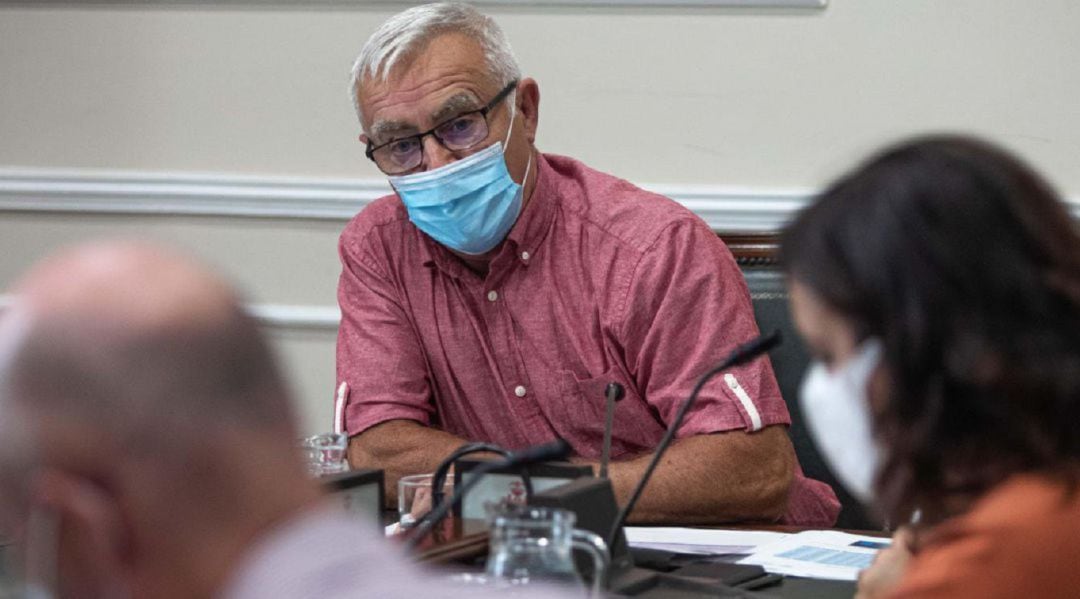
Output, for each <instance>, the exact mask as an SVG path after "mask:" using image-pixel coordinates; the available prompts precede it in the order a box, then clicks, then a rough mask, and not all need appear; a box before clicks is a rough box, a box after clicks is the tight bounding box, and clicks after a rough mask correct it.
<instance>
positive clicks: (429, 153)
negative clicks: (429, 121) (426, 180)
mask: <svg viewBox="0 0 1080 599" xmlns="http://www.w3.org/2000/svg"><path fill="white" fill-rule="evenodd" d="M423 148H424V167H425V168H424V170H428V171H430V170H434V169H437V168H439V167H440V166H444V165H447V164H450V163H451V162H453V161H455V160H457V156H454V153H453V152H451V151H450V150H447V149H446V146H444V145H442V142H440V141H439V140H437V139H435V136H434V135H426V136H424V141H423Z"/></svg>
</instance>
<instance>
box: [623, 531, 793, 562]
mask: <svg viewBox="0 0 1080 599" xmlns="http://www.w3.org/2000/svg"><path fill="white" fill-rule="evenodd" d="M625 530H626V540H627V542H629V543H630V544H631V545H633V546H634V547H646V548H649V549H663V550H665V551H674V552H676V553H700V554H703V555H721V554H729V555H730V554H750V553H753V552H754V550H756V549H757V548H758V547H759V546H761V545H765V544H769V543H774V542H776V541H778V540H780V539H783V538H784V537H787V536H788V535H787V534H785V533H781V532H768V531H761V530H721V529H705V528H681V527H666V526H656V527H653V526H627V527H626V529H625Z"/></svg>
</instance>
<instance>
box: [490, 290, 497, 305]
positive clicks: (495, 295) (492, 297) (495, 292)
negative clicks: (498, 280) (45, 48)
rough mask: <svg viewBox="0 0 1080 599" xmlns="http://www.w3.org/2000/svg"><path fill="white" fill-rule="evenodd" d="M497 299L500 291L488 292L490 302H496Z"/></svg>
mask: <svg viewBox="0 0 1080 599" xmlns="http://www.w3.org/2000/svg"><path fill="white" fill-rule="evenodd" d="M497 299H499V292H498V291H495V290H494V289H492V290H491V291H488V301H489V302H493V301H495V300H497Z"/></svg>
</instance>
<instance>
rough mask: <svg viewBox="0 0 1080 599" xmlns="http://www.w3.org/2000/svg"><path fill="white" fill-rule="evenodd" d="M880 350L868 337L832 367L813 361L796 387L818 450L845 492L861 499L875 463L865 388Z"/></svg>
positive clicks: (869, 489)
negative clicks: (846, 357) (799, 387)
mask: <svg viewBox="0 0 1080 599" xmlns="http://www.w3.org/2000/svg"><path fill="white" fill-rule="evenodd" d="M881 353H882V346H881V341H879V340H878V339H874V338H870V339H867V340H866V341H863V342H862V344H860V345H859V347H858V348H857V349H856V351H855V355H853V356H852V357H851V358H849V359H848V360H847V361H846V362H844V363H843V364H842V365H841V366H840V367H839V368H837V369H835V370H833V371H829V370H828V369H827V368H826V367H825V365H824V364H822V363H821V362H817V361H815V362H814V363H813V364H811V366H810V369H809V370H808V371H807V373H806V378H804V379H803V383H802V388H801V389H800V390H799V398H800V400H801V403H802V412H803V417H804V418H805V419H806V424H807V428H808V429H809V430H810V434H811V436H813V438H814V441H815V442H816V443H817V446H818V449H820V450H821V453H822V455H823V456H824V458H825V461H827V462H828V463H829V467H830V468H832V471H833V473H834V474H836V477H837V478H838V479H840V482H842V483H843V484H844V487H846V488H847V490H848V492H850V493H851V494H852V495H853V496H854V497H855V498H856V499H858V500H859V501H861V502H863V503H870V501H871V500H872V499H873V496H874V478H875V476H877V472H878V468H879V467H880V461H881V457H880V450H879V448H878V446H877V443H875V442H874V438H873V435H872V434H871V416H870V402H869V400H868V398H867V391H866V389H867V386H868V385H869V383H870V376H871V375H872V374H873V373H874V370H875V369H876V368H877V366H878V364H879V363H880V362H881Z"/></svg>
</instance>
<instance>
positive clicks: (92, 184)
mask: <svg viewBox="0 0 1080 599" xmlns="http://www.w3.org/2000/svg"><path fill="white" fill-rule="evenodd" d="M642 187H644V188H645V189H649V190H651V191H655V192H657V193H660V194H663V195H665V196H668V197H670V198H672V199H674V200H675V201H677V202H679V203H681V204H683V205H684V206H686V207H687V208H689V209H690V210H692V211H693V212H695V213H696V214H698V215H699V216H701V218H702V219H704V220H705V222H707V223H708V224H709V226H710V227H712V228H713V229H716V230H718V231H730V232H755V233H756V232H763V231H775V230H777V229H779V228H780V227H781V226H782V225H783V224H784V222H786V221H787V219H788V218H790V216H791V215H792V214H793V213H794V212H795V211H796V210H798V209H799V208H800V207H802V206H803V205H805V203H806V202H807V200H808V198H810V197H811V195H812V194H811V193H810V192H808V191H797V190H779V191H777V190H763V189H749V188H733V187H722V186H706V185H674V184H657V185H650V184H643V185H642ZM388 193H390V187H389V186H388V185H387V183H386V181H385V180H383V179H330V178H300V177H252V176H233V175H197V174H187V173H181V174H170V173H141V172H122V171H97V170H69V169H33V168H16V167H0V211H18V212H67V213H76V214H143V215H157V216H185V215H186V216H191V215H197V216H232V217H257V218H282V219H329V220H347V219H349V218H352V216H353V215H355V214H356V213H357V212H359V211H360V209H362V208H363V207H364V206H365V205H367V204H368V203H369V202H371V201H373V200H375V199H376V198H379V197H381V196H383V195H386V194H388Z"/></svg>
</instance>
